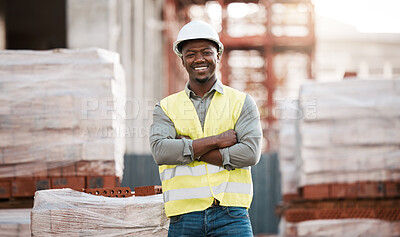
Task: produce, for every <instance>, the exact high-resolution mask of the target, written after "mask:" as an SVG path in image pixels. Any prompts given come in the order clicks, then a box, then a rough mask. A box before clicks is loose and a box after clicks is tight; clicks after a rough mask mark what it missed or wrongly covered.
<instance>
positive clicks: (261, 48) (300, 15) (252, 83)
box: [163, 0, 315, 152]
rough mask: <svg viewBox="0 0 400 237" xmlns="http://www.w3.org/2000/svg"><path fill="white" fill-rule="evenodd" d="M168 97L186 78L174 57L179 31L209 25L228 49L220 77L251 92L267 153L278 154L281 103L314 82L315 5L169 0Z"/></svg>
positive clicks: (281, 0) (277, 0)
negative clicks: (194, 23)
mask: <svg viewBox="0 0 400 237" xmlns="http://www.w3.org/2000/svg"><path fill="white" fill-rule="evenodd" d="M163 18H164V23H165V28H164V36H165V37H164V39H165V42H164V43H165V47H164V49H165V55H166V61H167V65H166V67H165V68H166V72H165V75H166V77H167V79H168V84H167V86H166V91H165V93H166V94H171V93H174V92H177V91H179V90H182V88H183V86H184V84H185V82H186V78H187V76H186V73H185V72H184V69H183V67H181V66H180V65H181V62H180V60H179V58H177V57H176V56H175V55H174V53H173V52H172V50H171V48H172V43H173V42H174V41H175V37H176V35H177V34H178V31H179V29H180V28H181V27H182V26H183V25H184V24H186V23H187V22H189V21H191V20H203V21H206V22H208V23H210V24H211V25H212V26H213V27H214V28H215V29H216V30H217V32H218V33H219V35H220V39H221V41H222V43H223V44H224V46H225V51H224V55H223V56H222V58H221V65H220V72H218V73H219V75H218V78H220V79H221V81H222V82H223V83H224V84H226V85H229V86H231V87H233V88H236V89H239V90H241V91H245V92H247V93H249V94H250V95H251V96H252V97H253V98H254V100H255V101H256V103H257V106H258V108H259V111H260V115H261V121H262V126H263V132H264V144H263V148H264V152H266V151H273V150H276V148H277V144H274V143H275V141H276V140H277V138H276V134H277V132H276V129H274V124H275V122H276V120H277V119H279V116H277V114H276V113H275V110H274V108H275V106H276V103H275V101H276V99H277V98H279V99H282V98H285V97H286V96H288V95H289V94H290V90H291V88H292V87H293V84H296V80H301V79H312V78H313V70H312V65H313V61H314V50H315V33H314V9H313V5H312V3H311V0H258V1H257V0H247V1H243V0H242V1H235V0H218V1H206V0H166V1H165V6H164V11H163Z"/></svg>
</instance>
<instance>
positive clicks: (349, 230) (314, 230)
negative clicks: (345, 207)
mask: <svg viewBox="0 0 400 237" xmlns="http://www.w3.org/2000/svg"><path fill="white" fill-rule="evenodd" d="M280 227H281V231H280V233H281V234H280V236H285V237H309V236H330V237H336V236H337V237H343V236H352V237H362V236H363V237H364V236H365V237H367V236H368V237H370V236H385V237H390V236H399V235H400V222H399V221H392V222H390V221H383V220H377V219H342V220H313V221H303V222H299V223H290V222H284V221H282V222H281V226H280ZM282 228H283V229H282Z"/></svg>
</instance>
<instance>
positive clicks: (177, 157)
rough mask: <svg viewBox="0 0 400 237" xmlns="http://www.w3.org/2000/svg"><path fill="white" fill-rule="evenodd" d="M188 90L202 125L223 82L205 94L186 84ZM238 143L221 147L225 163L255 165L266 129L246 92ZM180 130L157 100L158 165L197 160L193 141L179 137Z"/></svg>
mask: <svg viewBox="0 0 400 237" xmlns="http://www.w3.org/2000/svg"><path fill="white" fill-rule="evenodd" d="M185 92H186V94H187V95H188V96H189V98H190V100H191V101H192V103H193V105H194V107H195V109H196V112H197V114H198V117H199V119H200V123H201V126H202V128H203V129H204V121H205V118H206V113H207V109H208V106H209V105H210V103H211V99H212V98H213V95H214V93H223V86H222V83H221V82H220V81H219V80H217V81H216V83H215V84H214V85H213V87H212V88H211V90H210V91H209V92H207V93H206V94H205V95H204V96H203V97H200V96H197V95H196V94H195V93H194V92H193V91H191V90H190V89H189V87H188V84H186V87H185ZM235 131H236V134H237V140H238V143H236V144H235V145H233V146H230V147H227V148H223V149H219V151H220V153H221V155H222V162H223V166H224V167H225V168H226V169H227V170H231V169H232V168H241V167H246V166H251V165H255V164H257V163H258V161H259V159H260V155H261V139H262V130H261V124H260V114H259V112H258V109H257V105H256V103H255V102H254V100H253V99H252V98H251V96H250V95H246V99H245V101H244V104H243V108H242V111H241V113H240V116H239V118H238V120H237V122H236V125H235ZM176 135H177V134H176V130H175V126H174V124H173V122H172V121H171V119H170V118H169V117H168V116H167V115H166V114H165V112H164V111H163V110H162V108H161V107H160V104H159V103H157V104H156V106H155V108H154V112H153V124H152V125H151V130H150V146H151V152H152V154H153V158H154V160H155V161H156V163H157V164H158V165H183V164H188V163H190V162H192V161H193V160H194V156H193V147H192V142H193V141H192V140H190V139H185V138H183V139H175V137H176Z"/></svg>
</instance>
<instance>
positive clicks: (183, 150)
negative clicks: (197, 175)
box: [150, 104, 193, 165]
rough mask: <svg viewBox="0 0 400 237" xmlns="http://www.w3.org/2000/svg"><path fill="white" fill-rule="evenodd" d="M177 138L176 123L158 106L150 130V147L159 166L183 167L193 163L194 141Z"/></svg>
mask: <svg viewBox="0 0 400 237" xmlns="http://www.w3.org/2000/svg"><path fill="white" fill-rule="evenodd" d="M175 138H176V130H175V126H174V123H173V122H172V121H171V119H170V118H169V117H168V116H167V115H166V114H165V112H164V111H163V110H162V108H161V107H160V105H159V104H157V105H156V106H155V108H154V111H153V124H152V125H151V128H150V147H151V153H152V155H153V158H154V160H155V162H156V163H157V164H158V165H183V164H188V163H190V162H192V161H193V155H192V154H193V147H192V143H193V141H192V140H190V139H185V138H182V139H175Z"/></svg>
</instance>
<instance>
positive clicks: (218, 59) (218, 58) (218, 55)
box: [217, 53, 221, 62]
mask: <svg viewBox="0 0 400 237" xmlns="http://www.w3.org/2000/svg"><path fill="white" fill-rule="evenodd" d="M220 61H221V55H220V54H219V53H217V62H220Z"/></svg>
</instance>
